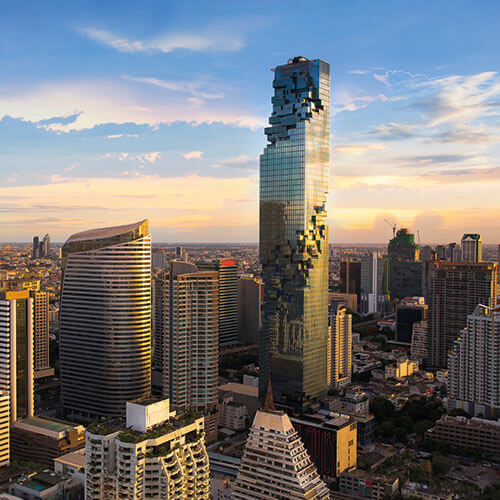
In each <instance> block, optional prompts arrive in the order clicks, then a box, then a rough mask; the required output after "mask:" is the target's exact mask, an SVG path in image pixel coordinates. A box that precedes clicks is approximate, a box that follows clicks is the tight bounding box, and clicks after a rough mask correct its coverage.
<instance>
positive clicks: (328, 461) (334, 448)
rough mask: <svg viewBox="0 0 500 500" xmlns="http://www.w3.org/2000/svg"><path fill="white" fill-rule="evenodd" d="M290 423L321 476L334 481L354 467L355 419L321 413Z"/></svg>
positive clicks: (297, 418)
mask: <svg viewBox="0 0 500 500" xmlns="http://www.w3.org/2000/svg"><path fill="white" fill-rule="evenodd" d="M290 420H291V422H292V424H293V426H294V428H295V429H296V430H297V432H298V433H299V436H300V437H301V439H302V441H303V443H304V446H305V447H306V450H307V451H308V453H309V455H310V457H311V460H312V461H313V462H314V464H315V465H316V467H317V468H318V472H319V473H320V474H321V475H322V476H326V477H328V478H334V477H337V476H338V475H339V474H341V473H342V472H343V471H344V470H347V469H350V468H351V467H355V466H356V459H357V423H356V421H355V420H354V418H352V417H350V416H349V415H345V414H341V413H335V412H330V411H328V410H320V411H319V412H318V413H314V414H306V415H302V416H301V417H300V418H299V417H292V418H290Z"/></svg>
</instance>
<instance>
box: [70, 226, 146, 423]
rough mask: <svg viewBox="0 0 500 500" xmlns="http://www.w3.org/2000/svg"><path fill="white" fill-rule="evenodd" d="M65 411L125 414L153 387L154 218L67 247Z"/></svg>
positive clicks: (84, 415) (80, 237)
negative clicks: (130, 404)
mask: <svg viewBox="0 0 500 500" xmlns="http://www.w3.org/2000/svg"><path fill="white" fill-rule="evenodd" d="M62 255H63V281H62V292H61V309H60V366H61V391H62V404H63V410H64V412H65V414H66V415H68V416H72V417H73V418H77V419H80V420H93V419H95V418H99V417H101V416H120V415H123V414H124V413H125V406H126V402H127V401H130V400H133V399H137V398H140V397H143V396H148V395H149V394H150V390H151V236H150V235H149V234H148V222H147V220H144V221H141V222H138V223H135V224H130V225H127V226H117V227H111V228H104V229H95V230H91V231H85V232H83V233H78V234H75V235H73V236H71V237H70V238H69V239H68V240H67V241H66V243H65V244H64V246H63V250H62Z"/></svg>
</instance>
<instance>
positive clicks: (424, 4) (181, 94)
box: [0, 0, 500, 243]
mask: <svg viewBox="0 0 500 500" xmlns="http://www.w3.org/2000/svg"><path fill="white" fill-rule="evenodd" d="M498 33H500V3H499V2H498V1H496V0H490V1H487V0H478V1H475V2H471V1H470V0H469V1H461V0H450V1H444V0H414V1H402V0H394V1H392V0H326V1H321V0H317V1H314V2H305V1H301V2H299V1H290V0H289V1H269V0H268V1H261V2H259V1H253V2H248V1H236V0H233V1H231V2H229V1H227V0H226V1H221V2H218V1H212V0H210V1H198V0H194V1H190V2H169V1H165V0H162V1H141V2H138V1H137V0H136V1H134V2H131V1H121V2H103V1H100V2H97V1H96V2H85V1H78V2H62V1H49V2H30V1H25V2H3V3H2V11H1V19H0V178H1V182H0V241H29V240H31V238H32V236H33V235H34V234H45V233H46V232H49V233H50V234H51V237H52V240H54V241H64V240H65V239H66V238H67V237H68V236H69V235H70V234H72V233H74V232H77V231H82V230H85V229H89V228H92V227H100V226H110V225H117V224H125V223H128V222H133V221H137V220H140V219H143V218H149V220H150V228H151V231H152V234H153V239H154V241H156V242H160V241H161V242H167V241H183V242H201V241H205V242H209V241H220V242H257V239H258V165H259V164H258V158H259V154H260V153H261V152H262V149H263V147H264V145H265V136H264V132H263V128H264V127H265V126H266V123H267V119H268V116H269V113H270V109H271V102H270V101H271V96H272V78H273V73H272V72H271V71H270V68H273V67H274V66H277V65H279V64H283V63H285V62H286V61H287V59H289V58H291V57H294V56H298V55H302V56H305V57H308V58H311V59H314V58H321V59H323V60H325V61H327V62H329V63H330V65H331V70H332V100H333V105H332V110H331V111H332V113H331V115H332V129H331V131H332V137H331V146H332V168H331V180H330V196H329V205H328V213H329V223H330V233H331V241H332V242H338V243H349V242H384V241H387V240H388V239H389V238H390V236H391V235H392V232H391V229H390V227H388V225H387V224H386V223H385V222H384V219H388V220H390V221H393V222H395V223H397V224H400V225H404V226H408V227H410V228H412V229H413V230H416V229H419V231H420V235H421V239H422V242H428V243H439V242H449V241H459V239H460V237H461V235H462V233H464V232H479V233H481V235H482V237H483V240H484V241H485V242H486V243H498V242H499V241H500V160H499V158H500V143H499V138H500V74H499V73H498V72H499V71H500V50H499V41H498Z"/></svg>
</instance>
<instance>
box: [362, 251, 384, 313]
mask: <svg viewBox="0 0 500 500" xmlns="http://www.w3.org/2000/svg"><path fill="white" fill-rule="evenodd" d="M388 272H389V271H388V261H387V258H385V257H382V256H381V255H380V254H379V253H378V252H372V253H370V254H369V255H365V256H364V257H362V258H361V300H360V304H359V309H360V311H361V312H362V313H365V314H371V313H376V312H379V313H385V311H386V309H387V304H388V302H389V295H388V294H389V291H388V288H389V278H388V276H389V274H388Z"/></svg>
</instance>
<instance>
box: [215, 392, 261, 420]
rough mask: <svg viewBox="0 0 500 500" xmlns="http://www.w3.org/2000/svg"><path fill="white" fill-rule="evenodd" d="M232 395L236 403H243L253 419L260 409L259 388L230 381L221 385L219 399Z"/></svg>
mask: <svg viewBox="0 0 500 500" xmlns="http://www.w3.org/2000/svg"><path fill="white" fill-rule="evenodd" d="M226 397H231V398H232V399H233V401H234V402H235V403H239V404H243V405H245V406H246V407H247V409H248V417H249V418H250V420H251V421H252V420H253V418H254V416H255V413H256V412H257V410H258V409H259V388H258V387H255V386H252V385H245V384H236V383H229V384H223V385H220V386H219V399H220V400H221V401H222V400H223V399H224V398H226Z"/></svg>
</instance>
